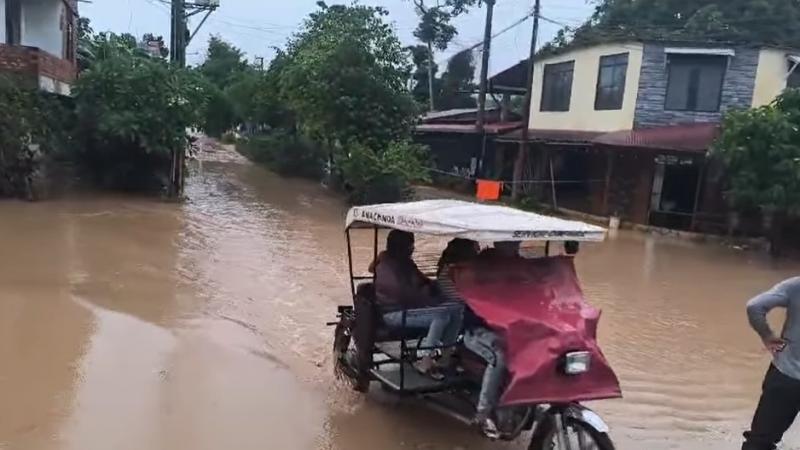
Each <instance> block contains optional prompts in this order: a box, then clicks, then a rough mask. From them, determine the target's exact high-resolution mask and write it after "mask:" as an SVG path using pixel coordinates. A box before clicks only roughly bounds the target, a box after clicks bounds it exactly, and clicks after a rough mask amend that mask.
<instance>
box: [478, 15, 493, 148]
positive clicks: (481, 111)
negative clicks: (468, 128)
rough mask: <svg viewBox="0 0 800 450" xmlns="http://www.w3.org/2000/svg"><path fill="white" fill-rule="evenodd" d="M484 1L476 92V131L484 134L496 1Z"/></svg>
mask: <svg viewBox="0 0 800 450" xmlns="http://www.w3.org/2000/svg"><path fill="white" fill-rule="evenodd" d="M485 1H486V26H485V28H484V30H483V55H482V57H481V79H480V88H479V91H478V123H477V126H478V131H480V132H481V133H483V132H484V129H483V125H484V124H485V122H486V117H485V116H486V90H487V85H488V84H489V82H488V80H489V52H490V50H491V47H492V17H493V16H494V3H495V1H496V0H485Z"/></svg>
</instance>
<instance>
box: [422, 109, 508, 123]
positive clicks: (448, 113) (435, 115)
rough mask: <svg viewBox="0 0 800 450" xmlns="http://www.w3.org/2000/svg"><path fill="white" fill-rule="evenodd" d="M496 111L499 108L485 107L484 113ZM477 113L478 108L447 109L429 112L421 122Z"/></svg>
mask: <svg viewBox="0 0 800 450" xmlns="http://www.w3.org/2000/svg"><path fill="white" fill-rule="evenodd" d="M497 109H499V108H497V107H487V108H486V111H494V110H497ZM477 113H478V108H457V109H448V110H445V111H430V112H427V113H425V114H424V115H423V116H422V121H423V122H427V121H429V120H437V119H447V118H449V117H456V116H463V115H465V114H477Z"/></svg>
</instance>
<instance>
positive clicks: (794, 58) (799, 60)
mask: <svg viewBox="0 0 800 450" xmlns="http://www.w3.org/2000/svg"><path fill="white" fill-rule="evenodd" d="M786 59H788V60H789V62H791V63H792V64H800V55H786Z"/></svg>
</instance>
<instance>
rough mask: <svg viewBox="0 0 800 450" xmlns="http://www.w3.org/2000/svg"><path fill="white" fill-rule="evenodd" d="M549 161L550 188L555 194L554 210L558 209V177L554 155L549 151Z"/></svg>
mask: <svg viewBox="0 0 800 450" xmlns="http://www.w3.org/2000/svg"><path fill="white" fill-rule="evenodd" d="M547 162H548V163H549V164H550V190H551V194H552V195H553V211H558V202H557V201H556V177H555V174H554V173H553V155H552V154H550V153H549V152H548V155H547Z"/></svg>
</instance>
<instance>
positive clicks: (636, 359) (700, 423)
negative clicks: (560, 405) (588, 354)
mask: <svg viewBox="0 0 800 450" xmlns="http://www.w3.org/2000/svg"><path fill="white" fill-rule="evenodd" d="M201 159H203V161H202V162H200V163H194V165H193V168H192V171H191V177H190V179H189V180H188V184H187V195H188V197H189V200H188V201H187V202H186V203H184V204H180V205H176V204H167V203H160V202H156V201H152V200H147V199H139V198H131V197H125V196H113V195H106V194H103V195H96V194H74V195H69V196H67V197H66V198H64V199H61V200H56V201H51V202H43V203H32V204H31V203H21V202H13V201H8V202H0V449H2V450H10V449H14V450H16V449H25V450H47V449H68V450H95V449H96V450H109V449H114V450H127V449H131V450H134V449H135V450H141V449H159V450H160V449H163V450H174V449H192V450H204V449H209V450H211V449H214V450H216V449H222V448H231V449H241V450H245V449H265V448H275V449H282V450H300V449H303V450H304V449H331V450H372V449H385V450H395V449H397V450H399V449H404V450H405V449H425V450H431V449H453V450H454V449H476V450H477V449H487V450H488V449H524V448H525V442H524V441H520V442H516V443H508V444H497V443H490V442H485V441H482V440H481V439H479V438H477V436H476V434H475V433H474V432H472V431H470V430H467V429H465V428H463V427H462V426H460V425H458V424H456V423H453V422H451V421H450V420H449V419H446V418H443V417H441V416H439V415H437V414H435V413H432V412H428V411H427V410H425V409H422V408H420V407H419V406H418V405H415V404H414V403H413V402H398V401H395V400H394V399H392V398H390V397H387V396H386V395H382V393H380V392H373V393H371V394H370V395H369V396H367V397H362V396H359V395H356V394H354V393H352V392H350V391H349V390H348V389H347V388H345V387H343V386H341V385H340V384H339V383H338V382H337V381H336V380H335V378H334V377H333V375H332V370H331V361H330V356H329V347H330V339H331V330H330V329H329V328H327V327H326V326H325V322H326V321H329V320H331V319H332V318H333V317H334V312H335V307H336V305H337V304H339V303H346V302H348V297H349V290H348V285H347V281H346V271H347V265H346V261H345V256H344V255H345V246H344V239H343V232H342V225H343V220H344V214H345V209H346V207H345V205H344V204H343V202H342V201H341V200H340V199H339V197H337V196H335V195H332V194H331V193H329V192H327V191H326V190H325V189H323V188H322V187H320V186H318V185H316V184H314V183H309V182H305V181H299V180H289V179H283V178H280V177H277V176H275V175H272V174H270V173H268V172H267V171H265V170H263V169H262V168H260V167H256V166H253V165H251V164H248V163H246V162H244V161H241V160H240V159H239V158H236V157H234V156H231V155H228V154H225V153H224V152H216V153H213V154H210V155H206V156H205V157H202V158H201ZM357 246H358V248H359V249H361V250H364V251H366V250H365V248H366V241H365V242H357ZM578 270H579V273H580V275H581V277H582V282H583V285H584V288H585V290H586V293H587V297H588V298H589V299H590V301H591V302H592V303H593V304H595V305H596V306H598V307H600V308H602V309H603V311H604V314H603V319H602V321H601V326H600V340H601V345H602V347H603V348H604V350H605V352H606V354H607V356H608V358H609V360H610V361H611V363H612V365H613V367H614V368H615V369H616V370H617V372H618V374H619V376H620V379H621V382H622V387H623V390H624V393H625V398H624V399H622V400H610V401H603V402H597V403H595V404H593V405H592V406H593V407H594V408H596V409H597V410H598V411H599V412H600V413H601V414H602V415H603V416H604V417H605V418H606V419H607V420H608V422H609V423H610V424H611V426H612V433H613V436H614V438H615V440H616V441H617V442H618V445H619V448H620V449H623V450H640V449H647V450H666V449H690V450H694V449H698V450H699V449H704V450H705V449H711V450H723V449H735V448H738V445H739V436H740V434H741V432H742V431H743V430H744V429H745V428H746V426H747V423H748V421H749V419H750V416H751V414H752V409H753V407H754V404H755V402H756V400H757V397H758V392H759V384H760V381H761V377H762V375H763V373H764V371H765V369H766V367H767V364H768V358H767V357H766V355H765V354H764V353H763V352H762V351H761V350H760V348H759V343H758V340H757V338H756V337H755V335H754V333H753V332H752V331H750V329H749V328H748V325H747V322H746V319H745V315H744V309H743V306H744V302H745V301H746V300H747V299H748V298H749V297H750V296H752V295H753V294H755V293H757V292H759V291H760V290H763V289H765V288H767V287H769V286H770V285H772V284H773V283H774V282H776V281H777V280H780V279H782V278H785V277H788V276H791V275H795V274H797V273H798V272H800V267H798V265H796V264H794V263H790V262H781V263H773V262H771V261H769V260H768V259H766V258H764V257H763V256H761V255H757V254H753V253H747V252H742V251H737V250H734V249H729V248H723V247H719V246H714V245H698V244H691V243H685V242H678V241H674V240H670V239H667V238H659V237H653V236H642V235H638V234H629V233H621V234H620V235H618V236H617V237H616V238H614V239H610V240H609V241H607V242H606V243H604V244H598V245H587V246H585V247H584V248H583V251H582V254H581V256H580V257H579V258H578ZM374 391H379V390H378V389H375V390H374ZM798 427H800V426H798ZM786 441H787V444H788V446H787V448H800V433H798V430H796V429H795V430H793V431H792V433H790V434H789V435H788V436H787V439H786Z"/></svg>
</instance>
